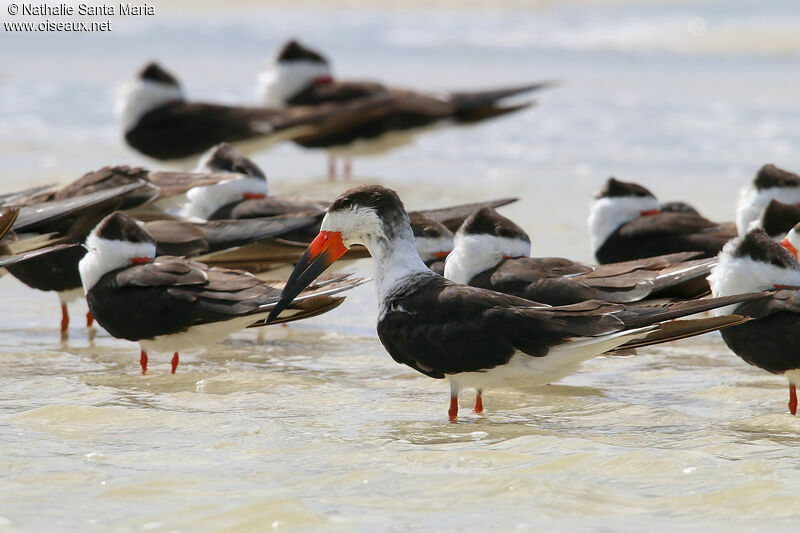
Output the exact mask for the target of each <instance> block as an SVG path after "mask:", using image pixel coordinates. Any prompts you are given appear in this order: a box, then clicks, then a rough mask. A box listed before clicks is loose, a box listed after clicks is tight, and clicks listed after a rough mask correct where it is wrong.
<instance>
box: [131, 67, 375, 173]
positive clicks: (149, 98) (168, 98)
mask: <svg viewBox="0 0 800 533" xmlns="http://www.w3.org/2000/svg"><path fill="white" fill-rule="evenodd" d="M379 103H380V98H375V99H367V100H362V101H359V102H345V103H338V104H328V105H319V106H301V107H296V108H290V109H268V108H265V107H245V106H232V105H219V104H210V103H200V102H189V101H187V100H186V99H185V97H184V94H183V90H182V89H181V86H180V84H179V83H178V80H177V79H176V78H175V77H174V76H173V75H172V74H170V73H169V72H167V71H166V70H164V69H163V68H161V67H160V66H159V65H157V64H156V63H150V64H148V65H147V66H145V67H144V68H143V69H142V70H141V71H140V72H139V74H138V75H137V76H136V77H135V78H134V79H132V80H130V81H129V82H128V83H126V84H125V85H124V86H123V87H122V88H121V89H120V91H119V94H118V96H117V103H116V111H117V114H118V115H119V117H120V119H121V121H122V127H123V131H124V135H125V140H126V141H127V143H128V145H130V146H131V147H132V148H134V149H136V150H138V151H139V152H141V153H142V154H144V155H146V156H149V157H152V158H155V159H161V160H178V159H185V158H189V157H193V156H196V155H199V154H201V153H202V152H204V151H205V150H207V149H209V148H211V147H212V146H214V145H216V144H218V143H220V142H232V143H236V144H237V145H238V146H239V148H240V149H242V150H245V151H248V152H252V151H256V150H260V149H263V148H266V147H268V146H270V145H272V144H275V143H276V142H279V141H284V140H288V139H293V138H297V137H300V136H302V137H303V138H305V139H310V140H313V139H314V138H315V136H316V135H330V134H332V133H333V132H336V131H338V130H339V129H341V128H342V127H347V128H349V127H352V125H353V124H358V123H359V121H362V120H367V119H368V118H370V117H371V116H372V114H373V113H379V112H381V110H380V108H377V107H376V104H379Z"/></svg>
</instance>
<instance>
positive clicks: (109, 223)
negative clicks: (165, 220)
mask: <svg viewBox="0 0 800 533" xmlns="http://www.w3.org/2000/svg"><path fill="white" fill-rule="evenodd" d="M94 232H95V234H97V236H98V237H100V238H101V239H106V240H109V241H125V242H149V243H153V244H155V240H154V239H153V237H151V236H150V234H149V233H147V232H146V231H145V230H144V229H143V228H142V227H141V226H139V224H137V223H136V221H135V220H134V219H132V218H131V217H130V216H128V215H126V214H125V213H123V212H122V211H114V212H113V213H111V214H110V215H108V216H107V217H106V218H104V219H103V220H101V221H100V223H99V224H98V225H97V228H95V230H94Z"/></svg>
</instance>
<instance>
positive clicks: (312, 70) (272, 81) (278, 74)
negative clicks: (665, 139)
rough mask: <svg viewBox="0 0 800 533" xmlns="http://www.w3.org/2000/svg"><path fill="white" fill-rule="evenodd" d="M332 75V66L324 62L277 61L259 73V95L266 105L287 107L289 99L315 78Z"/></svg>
mask: <svg viewBox="0 0 800 533" xmlns="http://www.w3.org/2000/svg"><path fill="white" fill-rule="evenodd" d="M330 75H331V68H330V66H329V65H325V64H323V63H318V62H313V61H292V62H290V63H276V64H274V65H273V66H271V67H270V68H268V69H267V70H265V71H263V72H261V73H260V74H259V75H258V85H257V89H256V91H257V96H258V99H259V100H261V103H262V104H263V105H264V106H266V107H285V106H286V102H287V101H288V100H290V99H291V98H292V97H293V96H294V95H296V94H297V93H299V92H300V91H302V90H303V89H305V88H306V87H308V86H309V85H311V84H312V83H313V82H314V80H316V79H317V78H321V77H327V76H330Z"/></svg>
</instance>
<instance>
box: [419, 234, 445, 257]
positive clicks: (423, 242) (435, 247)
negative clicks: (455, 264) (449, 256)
mask: <svg viewBox="0 0 800 533" xmlns="http://www.w3.org/2000/svg"><path fill="white" fill-rule="evenodd" d="M414 244H415V245H416V247H417V252H419V257H420V258H421V259H422V260H423V261H425V262H428V261H432V260H434V259H436V256H435V255H434V254H437V253H440V252H450V251H452V250H453V237H451V236H449V235H446V236H445V235H443V236H441V237H423V236H420V237H414Z"/></svg>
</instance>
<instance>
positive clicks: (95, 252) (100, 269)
mask: <svg viewBox="0 0 800 533" xmlns="http://www.w3.org/2000/svg"><path fill="white" fill-rule="evenodd" d="M86 247H87V248H88V249H89V251H88V252H87V253H86V255H85V256H84V258H83V259H81V262H80V263H78V271H79V272H80V274H81V282H82V283H83V290H84V291H85V292H87V293H88V292H89V290H90V289H91V288H92V287H94V286H95V284H97V282H98V281H100V278H102V277H103V276H104V275H106V274H107V273H109V272H111V271H112V270H116V269H118V268H122V267H124V266H127V265H130V264H131V259H132V258H134V257H149V258H151V259H152V258H154V257H155V256H156V245H155V244H153V243H151V242H126V241H111V240H108V239H103V238H101V237H98V236H97V235H95V234H94V233H91V234H90V235H89V236H88V237H87V238H86Z"/></svg>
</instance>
